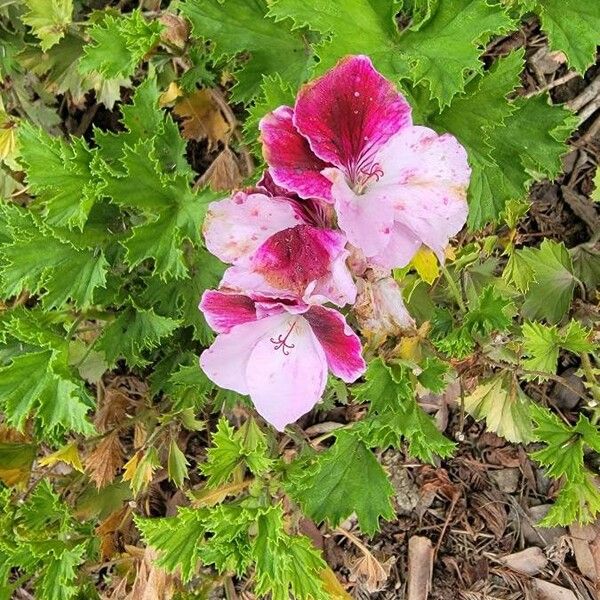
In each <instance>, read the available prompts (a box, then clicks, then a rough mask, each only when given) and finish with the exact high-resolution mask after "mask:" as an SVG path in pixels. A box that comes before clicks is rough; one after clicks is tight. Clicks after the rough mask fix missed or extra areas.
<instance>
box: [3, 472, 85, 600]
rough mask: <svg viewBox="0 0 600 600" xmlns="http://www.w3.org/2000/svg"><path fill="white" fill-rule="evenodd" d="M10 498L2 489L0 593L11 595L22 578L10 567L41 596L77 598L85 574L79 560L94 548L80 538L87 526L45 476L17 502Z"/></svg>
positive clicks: (62, 599) (50, 599)
mask: <svg viewBox="0 0 600 600" xmlns="http://www.w3.org/2000/svg"><path fill="white" fill-rule="evenodd" d="M12 500H14V498H13V497H12V496H11V494H10V491H9V490H7V489H0V507H1V512H2V515H3V516H2V517H1V518H0V595H1V596H2V597H3V598H10V597H11V596H12V593H13V592H15V589H16V587H18V584H17V583H16V582H17V581H18V580H17V579H15V578H11V570H12V569H13V568H19V570H20V575H26V576H29V577H30V578H31V580H32V581H33V582H34V589H35V593H36V597H37V598H48V600H71V599H73V598H75V597H76V596H77V594H78V593H79V590H80V587H79V585H78V581H79V582H81V580H82V579H83V577H84V574H83V573H82V572H81V570H80V569H79V565H80V564H81V563H82V561H83V560H84V557H85V556H86V554H89V552H90V551H91V547H90V543H89V541H84V542H81V537H82V536H83V535H85V534H88V533H89V530H88V529H87V528H86V526H85V525H80V524H78V523H77V521H76V520H75V518H74V517H73V515H72V514H71V512H70V510H69V507H68V506H67V505H66V504H65V503H64V502H63V501H62V500H61V499H60V498H59V497H58V495H57V494H56V493H55V492H54V490H53V489H52V488H51V486H50V484H49V483H48V482H47V481H42V482H40V483H39V484H38V485H37V486H36V487H35V488H34V489H33V491H32V493H31V494H30V495H29V496H28V498H27V499H26V501H25V502H23V503H22V504H20V505H19V506H18V507H15V506H14V505H12ZM77 538H79V542H76V541H75V540H76V539H77Z"/></svg>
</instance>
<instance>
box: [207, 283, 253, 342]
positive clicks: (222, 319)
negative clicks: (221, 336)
mask: <svg viewBox="0 0 600 600" xmlns="http://www.w3.org/2000/svg"><path fill="white" fill-rule="evenodd" d="M198 308H200V310H201V311H202V313H203V314H204V318H205V319H206V322H207V323H208V324H209V325H210V327H211V328H212V329H213V330H214V331H216V332H217V333H227V332H228V331H230V330H231V328H232V327H235V326H236V325H241V324H242V323H247V322H248V321H255V320H256V308H255V306H254V302H253V301H252V300H251V299H250V298H248V296H244V295H242V294H228V293H225V292H218V291H216V290H207V291H205V292H204V294H203V295H202V300H201V301H200V305H199V307H198Z"/></svg>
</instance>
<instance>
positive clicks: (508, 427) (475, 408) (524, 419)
mask: <svg viewBox="0 0 600 600" xmlns="http://www.w3.org/2000/svg"><path fill="white" fill-rule="evenodd" d="M529 405H530V400H529V398H528V397H527V396H526V395H525V394H524V393H523V391H522V390H521V388H520V386H519V384H518V383H517V381H515V380H514V379H513V378H509V377H505V376H502V375H500V376H496V377H493V378H492V379H490V380H488V381H486V382H483V383H480V384H479V385H478V386H477V387H476V388H475V390H474V391H473V392H472V393H471V394H469V395H468V396H467V397H466V398H465V410H466V411H467V412H468V413H469V414H470V415H472V416H473V417H474V418H475V419H478V420H479V419H485V423H486V429H487V431H493V432H494V433H496V434H497V435H499V436H501V437H503V438H505V439H507V440H508V441H509V442H514V443H525V444H526V443H528V442H530V441H532V440H533V430H532V423H531V416H530V414H529Z"/></svg>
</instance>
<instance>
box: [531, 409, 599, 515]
mask: <svg viewBox="0 0 600 600" xmlns="http://www.w3.org/2000/svg"><path fill="white" fill-rule="evenodd" d="M531 415H532V417H533V420H534V421H535V424H536V427H535V429H534V435H535V438H536V439H537V440H538V441H540V442H543V443H544V444H545V447H544V448H542V449H541V450H537V451H535V452H533V453H532V454H531V456H532V457H533V458H534V459H535V460H536V461H538V462H539V463H540V464H541V465H542V466H544V467H546V472H547V473H548V475H549V476H550V477H552V478H554V479H560V478H562V479H563V481H564V485H563V487H562V488H561V490H560V492H559V495H558V498H557V500H556V503H555V504H554V505H553V507H552V508H551V509H550V511H549V512H548V514H547V515H546V517H545V518H544V520H543V521H542V523H543V524H544V525H548V526H553V525H567V524H570V523H573V522H574V521H577V522H579V523H590V522H592V521H593V520H594V519H595V518H596V515H597V514H598V512H600V490H599V489H598V486H597V484H596V482H595V481H594V476H593V474H592V473H591V472H590V471H588V469H587V468H586V466H585V464H584V451H585V450H586V449H587V448H589V449H591V450H593V451H594V452H599V451H600V431H598V428H597V426H596V425H592V423H590V421H589V420H588V419H587V417H585V416H584V415H579V420H578V421H577V423H576V424H575V425H568V424H566V423H564V422H563V421H561V420H560V419H559V418H558V417H557V416H556V415H555V414H553V413H551V412H550V411H549V410H547V409H544V408H542V407H540V406H537V405H532V406H531Z"/></svg>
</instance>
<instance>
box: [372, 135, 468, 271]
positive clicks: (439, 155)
mask: <svg viewBox="0 0 600 600" xmlns="http://www.w3.org/2000/svg"><path fill="white" fill-rule="evenodd" d="M377 162H378V165H379V166H380V167H381V171H382V176H381V177H380V178H379V179H378V180H376V181H375V180H373V181H371V182H370V183H369V184H368V185H367V186H366V188H367V193H368V194H369V195H370V196H373V197H376V195H377V194H381V195H382V196H384V195H385V196H386V197H389V196H393V198H394V200H395V202H394V206H395V215H394V219H395V221H397V222H398V223H400V224H402V225H404V226H405V227H407V228H408V229H409V230H410V231H411V232H412V233H413V234H414V236H415V237H417V238H418V239H420V240H421V242H422V243H424V244H425V245H427V246H429V247H430V248H431V249H432V250H434V251H435V252H436V254H437V255H438V257H439V258H440V260H443V256H444V253H443V251H444V248H445V247H446V245H447V244H448V240H449V238H450V237H452V236H454V235H456V234H457V233H458V232H459V231H460V230H461V229H462V227H463V226H464V224H465V221H466V218H467V212H468V206H467V202H466V190H467V187H468V185H469V178H470V175H471V170H470V168H469V165H468V162H467V153H466V152H465V149H464V148H463V147H462V146H461V145H460V144H459V143H458V141H457V140H456V138H454V137H453V136H451V135H449V134H444V135H438V134H437V133H436V132H435V131H433V130H431V129H428V128H426V127H407V128H405V129H403V130H402V132H401V133H399V134H398V135H396V136H394V138H392V139H391V140H390V141H389V143H388V144H386V146H385V147H383V148H382V149H381V151H380V152H379V154H378V155H377Z"/></svg>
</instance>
